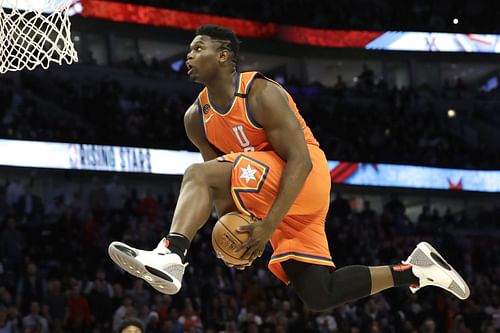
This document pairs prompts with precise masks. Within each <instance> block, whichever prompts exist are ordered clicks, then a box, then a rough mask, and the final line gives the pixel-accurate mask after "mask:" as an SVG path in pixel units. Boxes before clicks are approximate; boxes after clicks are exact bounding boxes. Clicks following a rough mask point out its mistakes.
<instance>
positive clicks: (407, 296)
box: [0, 178, 500, 333]
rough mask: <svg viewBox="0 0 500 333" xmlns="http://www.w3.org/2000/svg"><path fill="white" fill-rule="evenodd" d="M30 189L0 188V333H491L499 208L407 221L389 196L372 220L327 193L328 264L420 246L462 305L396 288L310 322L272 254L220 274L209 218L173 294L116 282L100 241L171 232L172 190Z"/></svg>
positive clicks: (122, 278)
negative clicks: (452, 279)
mask: <svg viewBox="0 0 500 333" xmlns="http://www.w3.org/2000/svg"><path fill="white" fill-rule="evenodd" d="M54 184H55V185H57V182H55V183H54ZM36 185H37V181H36V180H32V181H31V182H28V183H24V182H23V181H19V180H16V179H13V180H11V181H7V182H5V183H4V184H2V186H1V188H0V189H1V191H0V194H1V196H0V197H1V200H0V205H1V209H0V212H1V214H2V219H1V223H2V225H1V230H2V231H1V234H0V264H1V265H0V332H2V333H19V332H22V333H48V332H52V333H57V332H67V333H83V332H91V333H98V332H106V333H108V332H113V331H114V330H116V328H117V327H118V326H119V325H120V323H121V322H122V321H123V320H125V319H131V318H136V319H139V320H140V321H141V322H142V323H143V324H144V326H145V327H146V329H145V332H146V333H169V332H174V333H183V332H190V333H193V332H226V333H230V332H231V333H236V332H269V333H270V332H300V333H304V332H338V333H340V332H342V333H355V332H358V333H359V332H363V333H375V332H389V333H390V332H395V333H396V332H397V333H434V332H436V333H442V332H451V333H472V332H474V333H475V332H481V333H496V332H499V331H500V320H499V318H500V294H499V287H500V263H499V260H500V259H499V258H500V246H499V245H498V244H499V242H498V235H496V234H495V232H488V231H487V230H488V229H487V228H490V229H491V228H493V229H492V230H495V228H498V226H500V220H499V216H500V214H499V211H498V210H488V211H482V212H481V213H479V214H473V215H472V214H471V212H468V211H464V212H462V213H454V214H452V213H451V212H450V211H447V212H441V213H439V212H437V211H435V210H434V211H433V209H432V207H424V208H423V210H422V212H421V214H420V215H419V217H418V218H416V219H413V220H411V219H410V218H408V216H407V214H406V213H405V210H406V208H405V205H404V204H403V202H402V201H401V200H400V199H399V198H398V197H397V196H392V197H391V198H390V199H389V200H387V202H386V204H385V206H384V208H383V210H381V211H374V210H373V209H372V208H371V207H370V204H369V202H365V203H364V206H363V207H362V208H359V209H356V210H353V209H352V208H351V204H350V202H349V201H348V200H347V199H345V198H344V197H342V196H341V195H340V194H337V195H336V196H335V199H334V200H333V202H332V207H331V213H330V215H329V217H328V219H327V223H326V230H327V236H328V239H329V242H330V250H331V252H332V255H333V259H334V261H335V263H336V265H337V266H338V267H343V266H345V265H349V264H362V265H382V264H394V263H397V262H400V261H401V260H403V259H406V257H407V256H408V254H409V253H410V252H411V250H412V249H413V247H414V246H415V245H416V244H417V243H418V242H419V241H420V240H422V239H425V240H427V241H429V242H431V243H432V244H433V245H434V246H435V247H437V248H438V249H440V250H441V251H442V253H443V254H444V255H445V258H446V259H447V260H448V261H449V262H450V263H451V264H452V265H454V267H455V268H456V269H457V270H458V271H460V272H461V273H462V274H463V276H464V278H465V279H466V280H467V281H468V282H469V284H470V286H471V297H470V298H469V299H468V300H466V301H463V302H461V301H458V300H457V299H456V298H455V297H454V296H452V295H451V294H447V293H446V292H445V291H442V290H438V289H434V288H430V287H429V288H425V289H423V290H421V291H419V292H418V293H417V294H411V293H410V291H409V290H408V289H407V288H398V289H392V290H389V291H386V292H383V293H382V294H379V295H376V296H373V297H369V298H366V299H363V300H360V301H358V302H353V303H349V304H345V305H343V306H341V307H339V308H337V309H334V310H332V311H328V312H325V313H313V312H311V311H310V310H308V309H307V308H306V307H304V306H303V304H302V303H301V301H300V300H299V299H298V298H297V297H296V295H295V294H294V292H293V290H292V289H291V288H288V287H285V285H283V284H282V283H281V282H280V281H279V280H278V279H276V278H275V277H273V276H272V275H271V273H270V272H269V271H268V270H267V268H266V262H267V260H268V259H269V256H270V254H271V251H270V249H267V250H266V252H265V255H264V256H263V258H262V259H260V260H257V261H256V262H255V263H254V264H253V265H252V266H251V267H249V268H247V269H246V270H245V271H238V270H235V269H230V268H228V267H226V266H224V265H223V263H222V262H221V261H220V260H218V259H217V258H216V257H215V255H214V253H213V250H212V246H211V241H210V239H211V238H210V232H211V225H212V224H213V223H214V218H213V216H212V218H210V221H209V223H208V224H207V226H206V227H205V228H203V229H202V230H201V231H200V232H199V233H198V235H197V236H196V237H195V239H194V240H193V242H192V244H191V248H190V251H189V253H188V257H187V261H188V262H189V266H188V267H187V269H186V274H185V276H184V284H183V288H182V290H181V292H180V293H179V294H178V295H175V296H166V295H162V294H160V293H158V292H156V291H155V290H154V289H152V288H151V287H149V285H147V284H146V283H145V282H144V281H142V280H140V279H136V278H133V277H132V276H130V275H128V274H125V273H124V272H123V271H121V270H120V269H119V268H118V267H117V266H116V265H114V264H113V262H112V261H111V260H110V259H109V258H108V256H107V246H108V244H109V243H110V242H111V241H112V240H117V239H119V240H123V241H125V242H128V243H129V244H131V245H133V246H136V247H139V248H145V249H152V248H153V247H154V246H155V244H156V243H157V242H158V241H159V240H160V238H161V237H162V235H164V233H165V232H166V231H167V230H168V227H169V221H170V219H171V216H172V212H173V209H174V205H175V200H176V198H175V194H173V193H155V192H154V191H152V190H150V189H149V188H148V187H146V186H147V182H146V184H145V185H144V187H142V188H130V187H128V186H125V185H124V182H122V181H120V180H118V179H116V178H113V180H112V181H108V182H104V183H103V182H99V181H97V180H94V181H92V182H89V184H88V185H85V186H83V187H79V188H78V189H77V190H75V191H67V192H63V191H61V190H60V189H61V188H63V187H59V186H54V187H53V192H54V195H53V196H52V197H49V196H48V195H47V196H43V195H40V194H37V192H38V191H36V190H33V188H36V187H37V186H36ZM67 185H68V182H67V181H66V182H65V186H67Z"/></svg>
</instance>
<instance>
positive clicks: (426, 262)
mask: <svg viewBox="0 0 500 333" xmlns="http://www.w3.org/2000/svg"><path fill="white" fill-rule="evenodd" d="M403 264H410V265H411V266H412V272H413V274H414V275H415V276H416V277H418V279H419V284H418V286H415V285H412V286H410V290H411V291H412V292H413V293H415V292H417V291H418V290H419V289H420V288H422V287H425V286H436V287H440V288H443V289H444V290H447V291H449V292H450V293H452V294H453V295H455V296H457V297H458V298H460V299H466V298H467V297H469V295H470V290H469V287H468V286H467V283H466V282H465V281H464V279H462V277H461V276H460V275H459V274H458V273H457V271H455V270H454V269H453V267H451V265H450V264H448V263H447V262H446V260H444V259H443V257H442V256H441V255H440V254H439V253H438V251H436V249H435V248H433V247H432V246H431V245H430V244H429V243H427V242H420V243H418V244H417V247H416V248H415V250H413V252H412V253H411V254H410V256H409V257H408V259H406V261H403Z"/></svg>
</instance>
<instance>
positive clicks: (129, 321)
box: [117, 318, 144, 333]
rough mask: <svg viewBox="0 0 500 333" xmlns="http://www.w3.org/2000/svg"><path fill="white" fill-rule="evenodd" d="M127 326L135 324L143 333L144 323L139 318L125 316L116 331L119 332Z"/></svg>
mask: <svg viewBox="0 0 500 333" xmlns="http://www.w3.org/2000/svg"><path fill="white" fill-rule="evenodd" d="M129 326H135V327H137V328H138V329H140V330H141V333H144V324H143V323H142V321H141V320H140V319H139V318H127V319H124V320H123V321H122V322H121V323H120V326H118V331H117V333H121V332H122V331H123V330H124V329H125V328H127V327H129Z"/></svg>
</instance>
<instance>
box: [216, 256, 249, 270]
mask: <svg viewBox="0 0 500 333" xmlns="http://www.w3.org/2000/svg"><path fill="white" fill-rule="evenodd" d="M222 261H224V259H222ZM252 263H253V261H250V262H248V264H246V265H233V264H230V263H228V262H225V261H224V264H226V266H227V267H230V268H236V269H239V270H240V271H242V270H244V269H245V268H247V267H249V266H252Z"/></svg>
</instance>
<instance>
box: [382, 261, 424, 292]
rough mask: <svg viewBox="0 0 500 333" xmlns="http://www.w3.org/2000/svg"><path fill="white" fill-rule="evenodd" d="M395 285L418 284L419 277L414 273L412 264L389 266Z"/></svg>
mask: <svg viewBox="0 0 500 333" xmlns="http://www.w3.org/2000/svg"><path fill="white" fill-rule="evenodd" d="M389 267H390V268H391V273H392V279H393V281H394V286H395V287H400V286H409V285H412V284H418V281H419V280H418V277H416V276H415V274H413V270H412V266H411V265H409V264H397V265H391V266H389Z"/></svg>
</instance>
